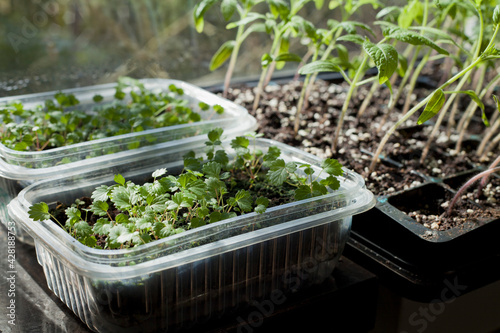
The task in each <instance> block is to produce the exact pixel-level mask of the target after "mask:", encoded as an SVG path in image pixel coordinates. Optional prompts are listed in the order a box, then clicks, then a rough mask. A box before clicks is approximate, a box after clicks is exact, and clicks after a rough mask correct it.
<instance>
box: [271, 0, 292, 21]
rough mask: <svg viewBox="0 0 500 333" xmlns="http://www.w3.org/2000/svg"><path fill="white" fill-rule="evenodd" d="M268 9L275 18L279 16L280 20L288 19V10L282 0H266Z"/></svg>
mask: <svg viewBox="0 0 500 333" xmlns="http://www.w3.org/2000/svg"><path fill="white" fill-rule="evenodd" d="M267 2H268V4H269V9H270V10H271V13H272V14H273V16H274V17H275V18H278V17H279V16H281V18H286V17H288V14H289V13H290V8H289V7H288V4H287V3H286V2H285V1H283V0H268V1H267Z"/></svg>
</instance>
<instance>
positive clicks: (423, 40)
mask: <svg viewBox="0 0 500 333" xmlns="http://www.w3.org/2000/svg"><path fill="white" fill-rule="evenodd" d="M384 36H385V37H386V38H391V39H396V40H399V41H400V42H403V43H408V44H412V45H426V46H429V47H430V48H432V49H434V50H436V51H437V52H439V53H440V54H444V55H449V53H448V51H446V50H445V49H443V48H442V47H440V46H439V45H437V44H436V43H434V42H433V41H432V40H430V39H429V38H427V37H425V36H422V35H421V34H419V33H416V32H413V31H410V30H407V29H401V28H397V27H396V28H386V29H384Z"/></svg>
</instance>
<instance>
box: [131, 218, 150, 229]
mask: <svg viewBox="0 0 500 333" xmlns="http://www.w3.org/2000/svg"><path fill="white" fill-rule="evenodd" d="M135 226H136V228H137V229H139V230H145V229H150V228H151V227H152V226H153V223H152V219H151V218H147V217H140V218H138V219H137V220H136V221H135Z"/></svg>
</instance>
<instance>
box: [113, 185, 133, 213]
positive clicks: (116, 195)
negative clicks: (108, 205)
mask: <svg viewBox="0 0 500 333" xmlns="http://www.w3.org/2000/svg"><path fill="white" fill-rule="evenodd" d="M111 197H112V198H113V202H114V204H115V206H116V208H118V209H122V210H129V209H131V208H132V205H133V204H134V201H135V200H134V199H133V197H134V195H133V193H132V190H131V189H130V188H127V187H115V188H113V190H112V191H111Z"/></svg>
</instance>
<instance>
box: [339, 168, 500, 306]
mask: <svg viewBox="0 0 500 333" xmlns="http://www.w3.org/2000/svg"><path fill="white" fill-rule="evenodd" d="M479 171H480V169H475V170H472V171H469V172H464V173H460V174H457V175H455V176H451V177H448V178H445V179H439V178H427V180H426V182H425V183H424V184H423V185H420V186H417V187H415V188H412V189H409V190H404V191H401V192H398V193H394V194H392V195H389V196H379V197H377V204H376V208H375V209H372V210H370V211H369V212H365V213H363V214H360V215H357V216H356V217H355V218H354V221H353V224H352V231H351V237H350V239H349V251H348V252H349V254H350V255H351V254H352V255H355V256H356V257H358V258H363V259H361V260H364V261H365V263H368V265H370V266H372V267H371V269H373V270H374V271H378V273H380V274H384V275H386V276H389V277H390V279H391V280H393V281H397V282H401V285H402V286H403V287H402V288H403V290H404V292H408V291H410V290H412V291H411V293H413V292H414V294H413V295H412V296H411V297H414V298H416V299H422V300H425V301H428V300H430V299H433V298H436V296H439V292H440V291H441V290H442V283H443V281H444V280H445V279H448V280H450V279H451V280H453V279H454V278H456V277H457V276H459V277H460V280H461V281H462V282H464V283H465V281H467V280H466V279H469V285H470V286H472V285H474V284H476V283H479V282H477V281H478V279H480V278H481V276H480V275H481V274H479V273H478V274H474V272H475V271H476V270H477V271H480V270H482V269H483V268H484V267H483V266H488V265H489V262H490V260H492V258H496V257H498V256H499V255H500V251H499V249H498V245H497V241H496V235H498V232H500V221H499V220H498V219H489V220H484V221H481V222H479V223H473V222H466V223H464V224H463V225H460V226H457V227H454V228H451V229H448V230H443V231H440V230H431V229H429V228H426V227H424V226H423V225H422V224H421V223H419V222H417V221H416V220H414V219H413V218H411V217H409V216H408V215H406V214H405V213H404V211H406V212H409V211H414V210H419V209H426V210H430V211H435V212H438V213H436V214H437V215H439V214H440V213H442V212H443V210H444V209H443V208H442V207H440V203H442V202H443V198H444V197H445V194H446V193H447V192H449V193H454V190H457V189H458V188H459V187H460V185H461V184H463V183H464V182H465V181H466V180H467V179H468V178H470V177H471V176H472V175H474V174H477V173H478V172H479ZM360 254H362V255H361V256H360ZM387 273H389V274H387ZM471 288H472V287H471ZM471 288H470V289H471ZM427 298H428V299H427Z"/></svg>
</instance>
